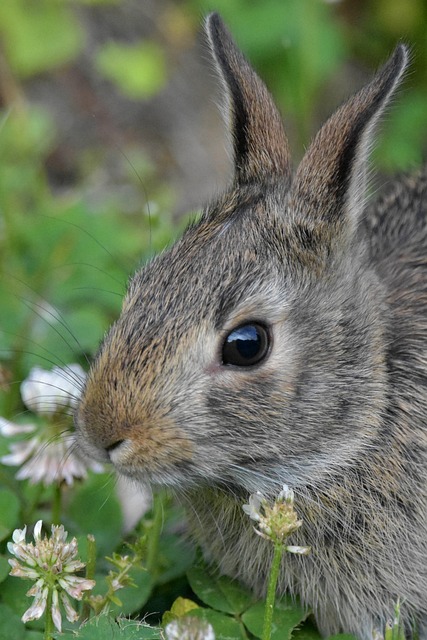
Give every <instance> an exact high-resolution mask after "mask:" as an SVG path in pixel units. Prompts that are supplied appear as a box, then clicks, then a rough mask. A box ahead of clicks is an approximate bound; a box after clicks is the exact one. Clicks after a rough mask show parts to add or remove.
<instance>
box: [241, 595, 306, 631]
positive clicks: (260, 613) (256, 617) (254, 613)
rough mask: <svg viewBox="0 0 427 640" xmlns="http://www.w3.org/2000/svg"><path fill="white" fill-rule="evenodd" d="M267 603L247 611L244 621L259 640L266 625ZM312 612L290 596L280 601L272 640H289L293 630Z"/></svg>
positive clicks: (259, 603) (274, 616) (274, 619)
mask: <svg viewBox="0 0 427 640" xmlns="http://www.w3.org/2000/svg"><path fill="white" fill-rule="evenodd" d="M264 610H265V603H264V602H257V603H256V604H254V605H253V606H252V607H250V609H248V610H247V611H245V613H244V614H243V616H242V620H243V622H244V623H245V625H246V626H247V628H248V629H249V631H250V632H251V633H253V634H254V636H256V637H257V638H261V637H262V628H263V624H264ZM309 613H310V611H309V610H308V609H304V608H303V607H301V606H300V605H299V604H297V603H296V602H294V601H293V600H292V598H291V597H290V596H285V597H283V598H281V599H280V600H278V601H277V602H276V604H275V606H274V613H273V631H272V634H271V640H288V639H289V638H291V635H292V632H293V630H294V629H295V628H296V627H297V626H298V625H299V624H301V622H303V621H304V620H305V619H306V618H307V616H308V615H309Z"/></svg>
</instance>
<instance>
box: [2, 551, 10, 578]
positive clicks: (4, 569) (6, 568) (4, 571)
mask: <svg viewBox="0 0 427 640" xmlns="http://www.w3.org/2000/svg"><path fill="white" fill-rule="evenodd" d="M9 571H10V564H9V563H8V561H7V558H6V556H0V582H3V580H6V578H7V576H8V575H9Z"/></svg>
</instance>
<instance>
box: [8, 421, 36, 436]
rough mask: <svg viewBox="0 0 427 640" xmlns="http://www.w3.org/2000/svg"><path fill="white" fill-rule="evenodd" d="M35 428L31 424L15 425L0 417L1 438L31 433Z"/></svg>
mask: <svg viewBox="0 0 427 640" xmlns="http://www.w3.org/2000/svg"><path fill="white" fill-rule="evenodd" d="M35 429H36V427H35V425H33V424H16V423H15V422H10V421H9V420H6V419H5V418H2V417H0V434H1V435H2V436H6V437H9V436H16V435H20V434H21V433H32V432H33V431H35Z"/></svg>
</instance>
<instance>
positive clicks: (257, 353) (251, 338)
mask: <svg viewBox="0 0 427 640" xmlns="http://www.w3.org/2000/svg"><path fill="white" fill-rule="evenodd" d="M269 347H270V336H269V334H268V331H267V329H266V327H264V326H263V325H262V324H259V323H257V322H251V323H248V324H243V325H241V326H240V327H237V328H236V329H233V330H232V331H230V333H229V334H228V336H226V338H225V340H224V344H223V346H222V363H223V364H226V365H234V366H236V367H251V366H252V365H254V364H258V363H259V362H261V360H264V358H265V357H266V355H267V354H268V351H269Z"/></svg>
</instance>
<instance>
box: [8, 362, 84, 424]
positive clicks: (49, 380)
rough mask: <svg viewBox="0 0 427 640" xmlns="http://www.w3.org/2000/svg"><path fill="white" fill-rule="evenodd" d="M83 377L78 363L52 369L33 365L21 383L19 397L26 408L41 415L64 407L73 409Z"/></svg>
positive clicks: (49, 413) (80, 389)
mask: <svg viewBox="0 0 427 640" xmlns="http://www.w3.org/2000/svg"><path fill="white" fill-rule="evenodd" d="M85 378H86V374H85V372H84V371H83V369H82V367H81V366H80V365H79V364H70V365H68V366H67V367H53V369H52V371H46V370H45V369H42V368H41V367H34V368H33V369H31V371H30V375H29V376H28V378H26V379H25V380H24V382H23V383H22V384H21V397H22V400H23V402H24V404H25V405H26V406H27V407H28V409H31V411H34V413H37V414H38V415H41V416H42V415H51V414H52V413H55V411H58V410H61V409H64V408H66V407H69V408H71V409H75V408H76V406H77V403H78V400H79V397H80V394H81V391H82V387H83V383H84V381H85Z"/></svg>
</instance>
